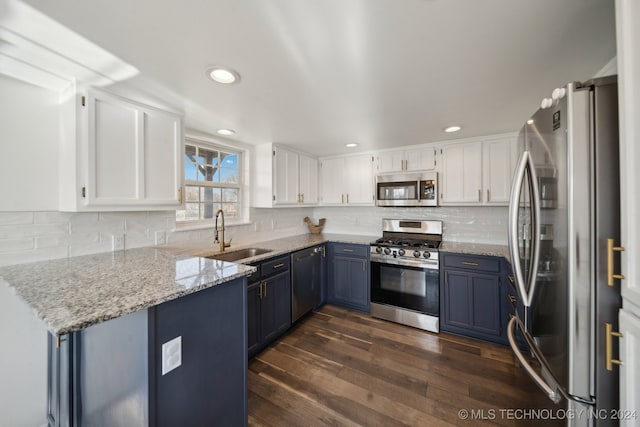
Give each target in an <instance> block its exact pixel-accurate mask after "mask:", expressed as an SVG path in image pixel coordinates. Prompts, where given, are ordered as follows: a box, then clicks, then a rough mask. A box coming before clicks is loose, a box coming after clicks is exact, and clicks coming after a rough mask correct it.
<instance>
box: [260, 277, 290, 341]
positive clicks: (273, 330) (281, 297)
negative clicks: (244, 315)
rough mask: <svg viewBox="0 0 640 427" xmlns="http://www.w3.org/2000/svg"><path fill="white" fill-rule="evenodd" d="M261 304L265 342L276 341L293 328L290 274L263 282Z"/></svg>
mask: <svg viewBox="0 0 640 427" xmlns="http://www.w3.org/2000/svg"><path fill="white" fill-rule="evenodd" d="M262 292H263V293H262V302H261V307H260V309H261V313H260V315H261V317H262V322H261V324H262V338H263V340H262V341H263V342H269V341H272V340H274V339H275V338H276V337H277V336H278V335H280V334H281V333H283V332H284V331H286V330H287V329H289V326H291V282H290V279H289V272H288V271H287V272H285V273H281V274H278V275H277V276H273V277H272V278H270V279H268V280H265V281H264V282H263V290H262Z"/></svg>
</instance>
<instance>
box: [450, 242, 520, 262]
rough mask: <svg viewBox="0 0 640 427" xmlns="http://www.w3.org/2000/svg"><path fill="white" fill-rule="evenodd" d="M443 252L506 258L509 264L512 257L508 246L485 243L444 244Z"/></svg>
mask: <svg viewBox="0 0 640 427" xmlns="http://www.w3.org/2000/svg"><path fill="white" fill-rule="evenodd" d="M440 251H442V252H455V253H461V254H469V255H488V256H499V257H504V258H505V259H506V260H507V261H508V262H509V263H510V262H511V256H510V254H509V247H508V246H507V245H489V244H484V243H466V242H442V244H441V245H440Z"/></svg>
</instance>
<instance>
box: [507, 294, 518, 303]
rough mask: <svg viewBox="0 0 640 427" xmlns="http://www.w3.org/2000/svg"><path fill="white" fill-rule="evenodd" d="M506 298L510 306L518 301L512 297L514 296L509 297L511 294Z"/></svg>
mask: <svg viewBox="0 0 640 427" xmlns="http://www.w3.org/2000/svg"><path fill="white" fill-rule="evenodd" d="M507 298H509V302H510V303H512V304H513V303H514V302H516V301H518V298H516V297H514V296H513V295H511V294H509V295H507Z"/></svg>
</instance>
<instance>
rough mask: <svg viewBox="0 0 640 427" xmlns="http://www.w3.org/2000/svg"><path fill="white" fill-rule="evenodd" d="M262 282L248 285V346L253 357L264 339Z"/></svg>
mask: <svg viewBox="0 0 640 427" xmlns="http://www.w3.org/2000/svg"><path fill="white" fill-rule="evenodd" d="M260 286H261V283H260V282H256V283H253V284H251V285H249V286H248V287H247V348H248V351H249V357H252V356H253V355H254V354H255V353H256V352H257V351H258V350H259V349H260V345H261V344H262V341H261V340H260V337H261V330H260V322H261V317H260V297H261V294H260Z"/></svg>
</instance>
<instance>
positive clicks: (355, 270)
mask: <svg viewBox="0 0 640 427" xmlns="http://www.w3.org/2000/svg"><path fill="white" fill-rule="evenodd" d="M327 251H328V255H327V256H328V260H327V262H328V270H329V283H328V289H327V302H328V303H330V304H335V305H339V306H342V307H346V308H352V309H354V310H360V311H364V312H367V313H368V312H369V301H370V269H369V246H368V245H352V244H345V243H329V244H328V245H327Z"/></svg>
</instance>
